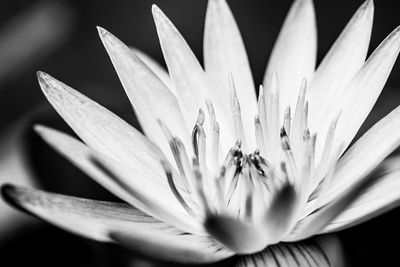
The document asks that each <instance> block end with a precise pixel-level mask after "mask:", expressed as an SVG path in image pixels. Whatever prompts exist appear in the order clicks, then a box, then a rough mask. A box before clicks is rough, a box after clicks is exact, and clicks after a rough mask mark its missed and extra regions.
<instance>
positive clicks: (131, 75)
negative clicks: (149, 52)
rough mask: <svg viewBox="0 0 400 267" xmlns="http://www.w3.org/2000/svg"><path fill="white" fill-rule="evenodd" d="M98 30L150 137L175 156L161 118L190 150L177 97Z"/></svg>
mask: <svg viewBox="0 0 400 267" xmlns="http://www.w3.org/2000/svg"><path fill="white" fill-rule="evenodd" d="M98 30H99V35H100V38H101V40H102V42H103V44H104V47H105V48H106V50H107V52H108V55H109V56H110V59H111V61H112V63H113V65H114V68H115V70H116V71H117V73H118V76H119V78H120V80H121V83H122V85H123V86H124V88H125V92H126V94H127V95H128V97H129V100H130V101H131V103H132V105H133V107H134V109H135V111H136V113H137V115H138V118H139V120H140V124H141V125H142V127H143V130H144V132H145V133H146V135H147V136H148V137H149V138H150V140H152V141H153V142H154V143H156V144H157V145H159V147H160V148H161V149H162V150H163V152H164V153H165V154H166V155H170V154H171V150H170V148H169V145H168V142H167V140H166V139H165V137H164V134H163V133H162V130H161V128H160V126H159V124H158V122H157V119H160V120H161V121H163V122H164V123H165V124H167V125H169V126H170V127H171V128H172V129H174V134H176V135H177V136H178V137H179V138H180V139H181V140H183V142H184V144H185V145H186V147H189V148H190V140H189V133H190V130H189V128H188V127H187V126H186V123H185V121H184V117H183V114H182V112H181V110H180V108H179V104H178V100H177V99H176V97H175V96H174V95H173V94H172V93H171V91H170V90H169V89H168V88H167V87H166V85H165V84H164V83H163V82H162V81H161V80H160V79H159V78H158V77H157V76H156V74H155V73H154V72H153V71H152V70H151V69H150V68H149V67H148V66H147V65H146V64H145V63H144V62H143V61H142V60H141V59H140V58H139V57H137V56H136V55H135V54H134V53H133V52H132V50H131V49H130V48H129V47H127V46H126V45H125V44H124V43H122V42H121V41H120V40H118V39H117V38H116V37H115V36H114V35H112V34H111V33H109V32H108V31H106V30H104V29H102V28H100V27H98ZM170 158H172V155H170Z"/></svg>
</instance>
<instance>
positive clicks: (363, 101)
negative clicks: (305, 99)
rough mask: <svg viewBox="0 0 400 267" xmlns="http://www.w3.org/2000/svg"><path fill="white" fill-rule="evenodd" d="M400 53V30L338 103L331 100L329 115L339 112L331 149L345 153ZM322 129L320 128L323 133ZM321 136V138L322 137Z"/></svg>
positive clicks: (352, 82) (325, 127)
mask: <svg viewBox="0 0 400 267" xmlns="http://www.w3.org/2000/svg"><path fill="white" fill-rule="evenodd" d="M399 51H400V27H398V28H397V29H395V30H394V31H393V32H392V33H391V34H390V35H389V36H388V37H387V38H386V39H385V40H384V41H383V42H382V43H381V44H380V45H379V47H378V48H377V49H376V50H375V51H374V52H373V54H372V55H371V56H370V57H369V58H368V60H367V62H366V63H365V64H364V65H363V67H362V68H361V69H360V71H359V72H358V73H357V74H356V76H355V77H354V78H353V80H352V81H351V82H350V83H349V84H348V85H347V86H346V89H345V90H344V91H343V93H341V94H340V96H339V97H338V98H337V99H334V101H333V102H332V106H331V107H334V108H331V109H330V110H329V114H327V115H326V118H332V117H333V116H334V114H337V113H338V112H339V111H342V114H341V117H340V120H339V122H338V125H337V128H336V137H335V141H334V147H335V148H337V147H339V146H340V145H344V148H343V149H345V148H346V147H347V146H348V145H349V144H350V142H351V141H352V140H353V138H354V136H355V135H356V133H357V131H358V129H359V128H360V127H361V125H362V123H363V122H364V120H365V119H366V117H367V116H368V114H369V113H370V111H371V109H372V107H373V106H374V104H375V102H376V100H377V99H378V97H379V95H380V93H381V91H382V89H383V87H384V85H385V83H386V80H387V78H388V77H389V74H390V72H391V70H392V68H393V65H394V63H395V61H396V58H397V56H398V54H399ZM324 124H325V125H319V127H321V129H324V130H326V129H327V124H329V120H324ZM322 136H324V135H323V134H322Z"/></svg>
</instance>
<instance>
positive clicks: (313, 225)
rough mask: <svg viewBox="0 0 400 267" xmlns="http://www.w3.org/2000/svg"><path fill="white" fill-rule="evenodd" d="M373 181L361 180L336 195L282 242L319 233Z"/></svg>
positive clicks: (305, 219)
mask: <svg viewBox="0 0 400 267" xmlns="http://www.w3.org/2000/svg"><path fill="white" fill-rule="evenodd" d="M374 181H375V180H374V179H372V178H371V177H370V179H363V180H362V181H361V182H359V183H355V184H352V185H351V186H349V187H348V188H347V189H346V190H345V191H342V192H341V193H340V194H339V195H337V197H336V199H335V200H333V201H332V202H330V203H329V204H327V205H326V206H323V207H321V208H320V209H318V210H315V211H314V212H313V213H311V214H310V215H308V216H307V217H305V218H304V219H302V220H300V221H299V222H298V223H297V225H296V226H295V228H294V230H293V231H292V233H291V234H290V235H289V236H288V238H285V239H283V240H284V241H290V242H292V241H298V240H302V239H306V238H308V237H311V236H313V235H316V234H318V233H320V232H321V230H322V229H323V228H324V227H325V226H326V225H327V224H328V223H329V222H331V221H332V220H333V219H335V218H336V217H337V216H338V215H339V214H340V213H341V212H343V210H345V209H346V208H347V207H348V206H350V204H351V203H352V202H353V201H354V200H355V199H356V198H357V197H358V196H359V195H360V194H362V193H363V192H365V190H366V189H367V188H369V187H370V186H371V184H372V183H373V182H374Z"/></svg>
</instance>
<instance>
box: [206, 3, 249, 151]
mask: <svg viewBox="0 0 400 267" xmlns="http://www.w3.org/2000/svg"><path fill="white" fill-rule="evenodd" d="M204 65H205V70H206V73H207V75H209V76H210V77H211V79H212V81H213V82H214V83H216V84H217V85H218V89H219V90H221V91H222V93H223V95H224V97H225V98H226V99H229V83H228V77H229V74H232V76H233V79H234V81H235V85H236V93H237V96H238V99H239V102H240V105H241V111H242V120H243V124H244V125H243V126H244V128H245V129H246V131H245V135H246V142H247V144H248V145H249V148H250V149H255V143H254V137H253V135H254V123H253V119H254V116H255V115H256V114H257V100H256V94H255V88H254V82H253V77H252V74H251V70H250V65H249V61H248V58H247V54H246V49H245V47H244V44H243V40H242V37H241V35H240V32H239V29H238V27H237V24H236V22H235V19H234V17H233V15H232V13H231V10H230V9H229V7H228V5H227V3H226V1H225V0H209V1H208V7H207V15H206V22H205V31H204ZM227 108H229V106H228V107H227ZM226 112H227V113H228V114H230V113H231V111H230V110H229V109H228V110H226Z"/></svg>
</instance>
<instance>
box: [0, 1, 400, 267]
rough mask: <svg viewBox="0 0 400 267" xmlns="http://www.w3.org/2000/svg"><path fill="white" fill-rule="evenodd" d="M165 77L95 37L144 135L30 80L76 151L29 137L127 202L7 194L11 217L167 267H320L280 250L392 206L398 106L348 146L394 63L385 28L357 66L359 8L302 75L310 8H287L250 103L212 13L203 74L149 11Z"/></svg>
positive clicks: (56, 135)
mask: <svg viewBox="0 0 400 267" xmlns="http://www.w3.org/2000/svg"><path fill="white" fill-rule="evenodd" d="M152 11H153V16H154V20H155V24H156V28H157V33H158V36H159V39H160V44H161V48H162V51H163V54H164V58H165V62H166V65H167V67H168V74H167V72H165V71H164V70H163V69H162V68H160V66H158V65H157V64H156V63H155V62H154V61H152V60H151V59H150V58H148V57H147V56H145V55H143V54H142V53H141V52H138V51H136V50H132V49H130V48H129V47H127V46H126V45H125V44H123V43H122V42H121V41H120V40H118V39H117V38H116V37H115V36H113V35H112V34H111V33H109V32H108V31H106V30H104V29H102V28H98V30H99V34H100V38H101V40H102V42H103V44H104V46H105V48H106V50H107V52H108V54H109V56H110V58H111V61H112V63H113V65H114V67H115V69H116V71H117V74H118V76H119V78H120V80H121V82H122V85H123V87H124V89H125V91H126V93H127V95H128V97H129V99H130V101H131V103H132V105H133V107H134V110H135V112H136V114H137V117H138V118H139V121H140V123H141V126H142V128H143V131H144V135H143V134H142V133H140V132H139V131H138V130H136V129H134V128H133V127H131V126H130V125H129V124H127V123H126V122H124V121H123V120H122V119H120V118H119V117H117V116H116V115H114V114H113V113H111V112H110V111H108V110H107V109H105V108H104V107H102V106H100V105H99V104H97V103H95V102H94V101H92V100H90V99H88V98H87V97H85V96H84V95H82V94H80V93H79V92H77V91H75V90H73V89H72V88H70V87H69V86H67V85H65V84H64V83H62V82H60V81H58V80H56V79H55V78H53V77H51V76H50V75H48V74H45V73H43V72H39V73H38V78H39V82H40V86H41V88H42V90H43V92H44V94H45V95H46V97H47V99H48V100H49V101H50V103H51V104H52V105H53V107H54V108H55V109H56V110H57V112H58V113H59V114H60V115H61V116H62V117H63V119H64V120H65V121H66V122H67V123H68V124H69V125H70V126H71V128H72V129H73V130H74V131H75V132H76V134H77V135H78V136H79V137H80V138H81V139H82V141H83V142H82V141H79V140H77V139H76V138H74V137H71V136H69V135H67V134H65V133H61V132H59V131H57V130H54V129H50V128H47V127H45V126H37V127H36V131H37V132H38V133H39V134H40V135H41V136H42V137H43V138H44V140H46V141H47V142H48V143H49V144H50V145H51V146H53V147H54V148H55V149H56V150H57V151H59V152H60V153H61V154H63V155H64V156H65V157H66V158H68V159H69V160H70V161H72V162H73V163H74V164H75V165H76V166H78V167H79V168H81V169H82V170H83V171H85V172H86V173H87V174H88V175H89V176H90V177H92V178H93V179H95V180H96V181H97V182H98V183H100V184H101V185H103V186H104V187H105V188H107V189H108V190H110V191H111V192H112V193H114V194H115V195H117V196H118V197H120V198H121V199H123V200H125V201H126V203H129V204H121V203H110V202H104V201H94V200H88V199H81V198H75V197H70V196H63V195H59V194H53V193H47V192H43V191H40V190H35V189H30V188H23V187H16V186H12V185H7V186H4V187H3V195H4V196H5V198H6V199H7V200H8V201H9V202H11V203H12V204H14V205H16V206H18V207H19V208H22V209H24V210H26V211H28V212H30V213H33V214H35V215H36V216H38V217H40V218H42V219H44V220H46V221H49V222H50V223H53V224H55V225H57V226H59V227H61V228H64V229H66V230H68V231H71V232H73V233H76V234H79V235H82V236H85V237H88V238H92V239H95V240H99V241H105V242H116V243H120V244H122V245H123V246H126V247H128V248H131V249H133V250H136V251H141V252H144V253H149V254H154V253H156V254H157V257H160V258H162V259H168V260H173V261H180V262H196V263H206V262H215V261H219V260H222V259H226V258H228V257H231V256H233V255H242V257H241V261H240V263H239V264H241V265H242V266H264V265H268V266H327V265H329V260H328V259H327V258H326V255H325V254H323V253H320V251H319V248H318V247H315V246H306V245H302V243H293V242H296V241H301V240H304V239H307V238H310V237H312V236H314V235H319V234H323V233H330V232H335V231H339V230H341V229H345V228H348V227H350V226H353V225H356V224H358V223H361V222H363V221H365V220H367V219H370V218H373V217H375V216H377V215H378V214H380V213H382V212H383V211H386V210H388V209H390V208H393V207H395V206H396V205H397V204H398V203H400V202H399V199H400V193H399V192H400V191H399V188H400V179H399V178H400V177H399V176H400V166H399V164H398V160H385V158H386V157H387V156H388V155H389V154H391V152H393V151H394V149H396V148H397V146H398V145H399V144H400V107H398V108H396V109H395V110H393V111H392V112H391V113H389V114H388V115H387V116H386V117H384V118H383V119H381V120H380V121H379V122H377V123H376V124H375V125H374V126H373V127H372V128H371V129H369V130H368V131H367V132H366V133H365V134H364V135H363V136H362V137H361V138H359V139H358V140H357V141H356V142H355V143H354V144H353V145H351V146H350V147H349V145H350V143H351V142H352V140H353V138H354V136H355V135H356V133H357V131H358V129H359V128H360V126H361V124H362V123H363V122H364V120H365V119H366V117H367V115H368V114H369V112H370V111H371V109H372V107H373V105H374V104H375V102H376V100H377V98H378V96H379V94H380V92H381V90H382V89H383V87H384V85H385V83H386V80H387V78H388V76H389V74H390V72H391V69H392V67H393V64H394V62H395V60H396V58H397V55H398V53H399V49H400V30H399V28H397V29H396V30H394V31H393V32H392V33H391V34H390V35H389V36H388V37H387V38H386V39H385V40H384V41H383V42H382V43H381V44H380V45H379V47H378V48H376V49H375V51H374V52H373V53H372V54H371V55H370V56H369V57H368V59H367V60H366V55H367V51H368V45H369V40H370V36H371V28H372V20H373V2H372V1H370V0H368V1H366V2H365V3H364V4H363V5H362V6H361V7H360V8H359V9H358V10H357V12H356V13H355V15H354V16H353V17H352V18H351V20H350V22H349V23H348V25H347V26H346V27H345V29H344V30H343V32H342V33H341V34H340V36H339V37H338V39H337V40H336V42H335V43H334V45H333V46H332V48H331V49H330V51H329V52H328V53H327V55H326V56H325V58H324V59H323V60H322V62H321V64H319V66H318V67H317V68H316V42H317V37H316V23H315V14H314V7H313V3H312V0H296V1H295V2H294V3H293V5H292V7H291V9H290V11H289V14H288V16H287V18H286V20H285V22H284V25H283V28H282V30H281V32H280V34H279V37H278V40H277V42H276V44H275V46H274V49H273V51H272V54H271V58H270V60H269V64H268V67H267V70H266V74H265V79H264V82H263V86H260V89H259V94H258V98H256V90H255V89H254V83H253V78H252V74H251V71H250V67H249V62H248V58H247V56H246V52H245V48H244V45H243V42H242V39H241V37H240V33H239V30H238V28H237V25H236V23H235V21H234V18H233V16H232V13H231V11H230V10H229V8H228V5H227V3H226V1H225V0H209V2H208V9H207V15H206V23H205V36H204V69H203V67H202V66H201V65H200V63H199V62H198V60H197V59H196V57H195V56H194V54H193V53H192V51H191V50H190V48H189V46H188V45H187V43H186V42H185V40H184V38H183V37H182V36H181V34H180V33H179V32H178V30H177V29H176V28H175V27H174V25H173V24H172V23H171V21H170V20H169V19H168V18H167V17H166V16H165V15H164V13H163V12H162V11H161V10H160V9H159V8H158V7H157V6H153V9H152Z"/></svg>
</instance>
